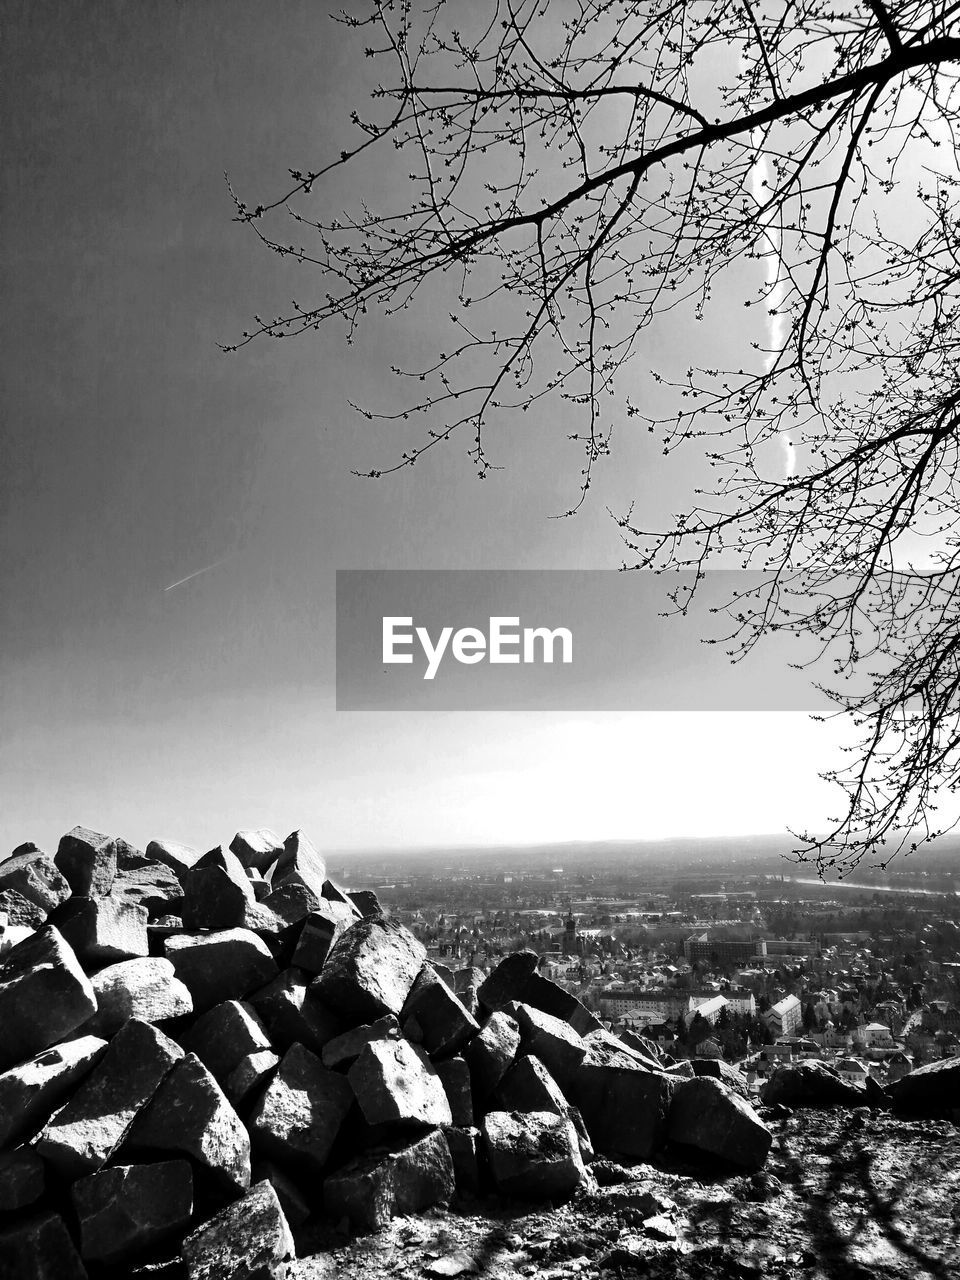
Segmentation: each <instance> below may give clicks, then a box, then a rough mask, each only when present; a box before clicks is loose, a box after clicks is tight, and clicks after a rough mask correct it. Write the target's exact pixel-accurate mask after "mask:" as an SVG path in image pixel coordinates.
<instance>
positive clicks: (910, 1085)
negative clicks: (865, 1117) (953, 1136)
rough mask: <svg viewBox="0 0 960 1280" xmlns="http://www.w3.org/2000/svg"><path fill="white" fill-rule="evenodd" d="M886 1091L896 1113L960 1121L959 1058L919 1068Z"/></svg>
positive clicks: (930, 1063)
mask: <svg viewBox="0 0 960 1280" xmlns="http://www.w3.org/2000/svg"><path fill="white" fill-rule="evenodd" d="M887 1092H888V1093H889V1095H890V1097H891V1098H892V1099H893V1105H894V1108H895V1110H897V1111H899V1112H903V1113H904V1114H910V1115H921V1116H942V1117H945V1118H947V1119H951V1120H957V1119H960V1058H943V1059H941V1060H940V1061H939V1062H928V1063H927V1064H926V1065H925V1066H922V1067H917V1068H916V1069H915V1070H913V1071H910V1072H908V1074H907V1075H905V1076H901V1077H900V1079H899V1080H894V1081H893V1083H892V1084H890V1085H888V1086H887ZM861 1104H862V1099H861Z"/></svg>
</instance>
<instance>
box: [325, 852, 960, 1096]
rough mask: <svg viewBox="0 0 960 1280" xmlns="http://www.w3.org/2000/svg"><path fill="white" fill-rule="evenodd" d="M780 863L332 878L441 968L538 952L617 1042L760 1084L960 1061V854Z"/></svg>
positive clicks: (583, 861)
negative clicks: (372, 898)
mask: <svg viewBox="0 0 960 1280" xmlns="http://www.w3.org/2000/svg"><path fill="white" fill-rule="evenodd" d="M767 843H768V845H769V844H770V842H767ZM551 853H552V854H553V858H552V859H551V858H550V854H551ZM561 853H562V854H563V855H565V856H564V860H563V862H562V864H561V862H560V861H559V857H560V854H561ZM782 854H783V850H782V848H781V847H780V844H779V843H775V844H774V846H773V847H770V848H769V849H768V850H767V849H766V848H765V845H764V842H763V841H762V840H751V841H749V842H745V843H744V847H743V849H742V851H740V852H738V850H737V846H736V842H734V841H730V840H725V841H722V842H695V843H694V846H693V847H692V848H690V849H687V850H686V851H684V850H682V849H680V848H676V847H674V846H671V847H670V849H669V850H668V851H664V850H663V849H662V848H658V849H657V848H655V849H653V850H650V849H646V850H644V849H641V850H640V851H639V852H638V851H637V850H633V851H631V850H628V849H626V848H620V847H617V846H614V847H607V846H598V847H597V848H596V849H590V848H588V847H581V846H577V847H575V848H571V849H567V850H560V849H553V850H551V849H549V848H544V849H541V850H536V851H530V850H503V851H474V852H469V851H463V852H461V853H458V854H452V855H450V856H449V857H445V856H444V855H442V854H436V853H435V854H432V855H431V856H426V855H424V856H420V857H417V856H416V855H411V856H410V857H409V858H405V857H403V856H401V855H396V856H392V857H390V858H389V859H383V858H381V859H379V860H378V859H377V858H376V857H375V856H373V855H370V856H368V857H364V858H356V859H354V858H350V859H349V860H347V859H346V858H345V863H346V865H344V866H343V867H342V868H339V869H338V868H337V867H332V868H330V874H331V876H333V877H334V878H338V877H339V878H340V879H341V880H342V881H343V882H344V883H347V884H349V886H350V887H351V888H367V889H373V890H374V891H375V892H376V893H377V895H378V897H379V898H380V900H381V901H382V902H383V904H384V906H385V907H387V908H389V910H390V913H391V914H392V915H393V916H394V917H395V918H396V919H398V920H400V921H401V922H402V923H404V924H405V925H407V926H408V928H410V929H411V930H412V931H413V932H414V933H415V934H416V935H417V936H418V937H419V938H420V939H421V940H422V941H423V943H424V944H425V945H426V947H427V950H428V953H429V956H430V959H431V961H432V962H433V963H434V964H435V965H439V966H446V967H447V968H448V969H450V970H457V969H463V968H466V967H471V966H473V967H476V968H478V969H480V970H482V971H484V972H487V971H489V970H490V969H491V968H492V967H493V966H494V965H496V963H497V962H498V961H499V959H501V958H502V957H503V955H505V954H507V953H509V952H510V951H514V950H518V949H520V948H523V947H527V948H531V949H533V950H535V951H536V952H538V954H539V955H540V957H541V971H542V972H543V973H544V974H545V975H546V976H547V977H550V978H552V979H554V981H557V982H559V983H561V985H563V986H564V987H565V988H566V989H568V990H569V991H571V992H572V993H574V994H576V995H577V996H578V997H579V998H580V1000H582V1001H583V1002H584V1003H585V1004H586V1005H587V1006H588V1007H589V1008H590V1009H592V1010H593V1011H594V1012H595V1013H596V1014H597V1015H598V1016H599V1017H600V1018H601V1019H602V1020H603V1022H604V1023H605V1024H606V1025H607V1026H608V1027H609V1028H610V1029H611V1030H613V1031H614V1032H616V1033H617V1034H618V1035H621V1036H623V1035H636V1036H638V1037H641V1038H647V1039H649V1040H652V1041H655V1042H656V1043H657V1045H658V1046H660V1048H661V1049H662V1050H664V1051H665V1052H667V1053H668V1054H670V1055H672V1056H673V1057H674V1058H677V1059H680V1058H684V1057H693V1056H698V1057H704V1056H707V1057H716V1058H723V1059H725V1060H727V1061H729V1062H732V1063H737V1064H738V1065H739V1066H740V1067H741V1069H742V1070H743V1071H744V1073H745V1074H746V1076H747V1080H748V1082H749V1084H750V1086H751V1088H752V1089H754V1090H759V1088H760V1085H761V1084H762V1082H763V1080H764V1078H765V1077H766V1076H767V1075H768V1074H769V1073H770V1072H771V1071H772V1070H773V1069H774V1068H775V1067H776V1066H777V1065H778V1064H780V1063H782V1062H785V1061H786V1062H789V1061H792V1060H795V1059H803V1058H819V1059H823V1060H825V1061H828V1062H830V1063H832V1065H834V1066H835V1067H836V1069H837V1070H838V1071H840V1072H841V1073H842V1074H843V1075H844V1076H846V1077H849V1078H851V1079H859V1080H865V1079H866V1078H867V1077H870V1078H872V1079H874V1080H876V1081H877V1082H878V1083H880V1084H885V1083H887V1082H888V1081H891V1080H894V1079H897V1078H898V1077H899V1076H901V1075H903V1074H905V1073H906V1072H907V1071H909V1070H911V1069H912V1068H913V1067H914V1066H917V1065H921V1064H923V1063H927V1062H931V1061H935V1060H937V1059H940V1058H945V1057H955V1056H960V892H958V890H960V872H955V871H954V867H955V866H957V865H958V863H957V856H958V852H957V850H956V849H955V848H953V847H952V846H951V847H950V848H945V849H943V850H941V851H939V852H938V855H937V856H936V857H935V858H928V859H926V860H922V861H921V860H918V859H916V858H915V859H913V860H910V859H902V860H901V862H900V865H899V867H898V866H896V864H894V866H893V868H892V869H891V871H889V872H887V873H884V874H881V873H879V872H873V871H870V870H869V869H866V868H865V869H863V870H860V869H858V871H857V874H856V875H854V876H852V877H851V878H850V881H842V882H839V883H835V884H830V883H821V882H820V881H818V879H817V878H816V877H815V876H814V875H813V874H812V873H811V872H809V871H808V870H805V869H804V867H803V866H802V865H797V864H796V863H785V862H784V859H783V856H782ZM551 861H553V862H554V863H555V864H556V865H551Z"/></svg>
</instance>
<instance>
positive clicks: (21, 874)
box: [0, 850, 70, 914]
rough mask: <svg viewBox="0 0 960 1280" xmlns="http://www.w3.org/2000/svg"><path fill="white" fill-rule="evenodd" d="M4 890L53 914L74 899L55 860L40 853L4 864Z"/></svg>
mask: <svg viewBox="0 0 960 1280" xmlns="http://www.w3.org/2000/svg"><path fill="white" fill-rule="evenodd" d="M0 889H13V890H15V891H16V892H17V893H19V894H21V895H22V896H23V897H24V898H26V899H27V901H28V902H32V903H33V904H34V906H37V907H39V908H40V910H41V911H43V912H45V913H47V914H49V913H50V912H51V911H54V910H55V909H56V908H57V907H59V906H60V904H61V902H66V900H67V898H69V897H70V885H69V884H68V883H67V880H66V877H65V876H64V875H63V873H62V872H61V871H60V870H59V868H58V867H57V865H56V863H55V862H54V860H53V859H52V858H51V857H49V856H48V855H47V854H45V853H41V852H40V851H39V850H37V851H36V852H31V853H21V854H16V855H15V856H14V857H12V858H8V859H7V860H6V862H0Z"/></svg>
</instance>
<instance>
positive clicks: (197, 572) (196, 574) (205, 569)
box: [163, 556, 227, 591]
mask: <svg viewBox="0 0 960 1280" xmlns="http://www.w3.org/2000/svg"><path fill="white" fill-rule="evenodd" d="M226 558H227V557H226V556H224V557H223V559H222V560H214V562H213V564H205V565H204V566H203V568H202V569H194V571H193V573H188V574H187V576H186V577H185V578H178V579H177V581H176V582H171V583H170V585H169V587H164V588H163V589H164V591H172V590H173V588H174V587H182V586H183V584H184V583H185V582H189V581H190V580H191V578H199V577H200V575H201V573H209V572H210V570H211V569H216V567H217V565H218V564H223V561H224V560H226Z"/></svg>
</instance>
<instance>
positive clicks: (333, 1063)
mask: <svg viewBox="0 0 960 1280" xmlns="http://www.w3.org/2000/svg"><path fill="white" fill-rule="evenodd" d="M399 1035H400V1024H399V1023H398V1022H397V1020H396V1018H395V1017H394V1016H393V1014H392V1013H388V1014H385V1015H384V1016H383V1017H382V1018H378V1019H377V1020H376V1022H367V1023H364V1024H363V1026H360V1027H351V1029H350V1030H349V1031H344V1032H343V1033H342V1035H339V1036H335V1037H334V1038H333V1039H332V1040H329V1041H327V1043H326V1044H325V1045H324V1046H323V1052H322V1053H321V1055H320V1057H321V1059H322V1061H323V1065H324V1066H325V1067H331V1068H333V1067H348V1066H349V1065H350V1064H351V1063H352V1062H355V1061H356V1059H357V1058H358V1057H359V1056H360V1051H361V1050H362V1049H363V1048H364V1046H365V1045H368V1044H369V1043H370V1042H371V1040H396V1039H397V1037H398V1036H399Z"/></svg>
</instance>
